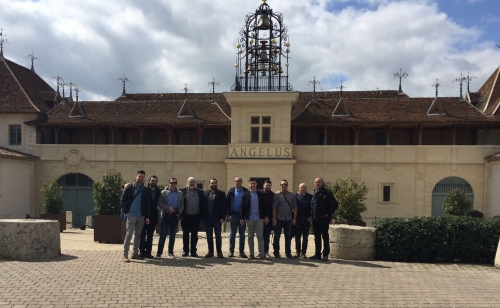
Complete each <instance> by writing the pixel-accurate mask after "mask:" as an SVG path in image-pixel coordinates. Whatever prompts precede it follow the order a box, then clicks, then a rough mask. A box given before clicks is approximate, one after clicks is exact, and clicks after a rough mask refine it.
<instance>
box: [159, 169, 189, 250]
mask: <svg viewBox="0 0 500 308" xmlns="http://www.w3.org/2000/svg"><path fill="white" fill-rule="evenodd" d="M168 184H169V189H165V190H163V191H162V192H161V195H160V199H159V200H158V206H159V207H160V208H161V231H160V241H159V242H158V251H157V253H156V257H157V258H160V257H161V255H162V254H163V247H165V240H166V239H167V234H168V235H169V237H168V256H169V257H171V258H173V257H175V256H174V244H175V234H176V233H177V226H178V225H179V213H180V212H181V211H182V210H183V209H184V198H183V196H182V193H181V192H180V191H179V190H178V189H177V179H176V178H171V179H170V180H169V181H168Z"/></svg>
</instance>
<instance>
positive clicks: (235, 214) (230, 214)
mask: <svg viewBox="0 0 500 308" xmlns="http://www.w3.org/2000/svg"><path fill="white" fill-rule="evenodd" d="M242 185H243V180H242V179H241V177H239V176H238V177H236V178H234V186H235V187H232V188H231V189H229V191H228V192H227V220H228V221H229V223H230V224H229V225H230V227H231V232H230V233H229V257H234V248H235V242H236V232H238V233H239V235H240V245H239V246H240V247H239V249H240V254H239V257H240V258H247V255H246V254H245V229H246V224H245V223H244V224H240V220H241V219H240V218H241V217H240V216H241V204H242V200H243V194H244V193H245V192H247V191H248V189H246V188H245V187H243V186H242Z"/></svg>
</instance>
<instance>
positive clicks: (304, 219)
mask: <svg viewBox="0 0 500 308" xmlns="http://www.w3.org/2000/svg"><path fill="white" fill-rule="evenodd" d="M311 200H312V195H311V194H310V193H308V192H307V186H306V184H305V183H300V185H299V193H298V194H297V223H296V224H295V227H293V228H292V229H293V232H295V256H294V257H295V258H299V257H302V258H304V259H305V258H307V256H306V252H307V242H308V239H309V229H310V228H311V221H312V217H311ZM301 240H302V246H301V243H300V241H301Z"/></svg>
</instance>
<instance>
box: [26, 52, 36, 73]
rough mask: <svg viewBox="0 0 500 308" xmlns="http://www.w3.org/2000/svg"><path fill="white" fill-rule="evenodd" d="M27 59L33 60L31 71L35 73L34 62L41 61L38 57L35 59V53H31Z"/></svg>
mask: <svg viewBox="0 0 500 308" xmlns="http://www.w3.org/2000/svg"><path fill="white" fill-rule="evenodd" d="M25 58H30V59H31V71H32V72H34V71H35V67H34V66H33V62H34V61H35V60H39V59H38V58H37V57H35V54H34V53H33V51H32V52H31V54H29V55H27V56H26V57H25Z"/></svg>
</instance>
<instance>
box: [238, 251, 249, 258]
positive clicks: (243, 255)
mask: <svg viewBox="0 0 500 308" xmlns="http://www.w3.org/2000/svg"><path fill="white" fill-rule="evenodd" d="M240 258H245V259H246V258H248V256H247V255H246V254H245V253H244V252H240Z"/></svg>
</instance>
